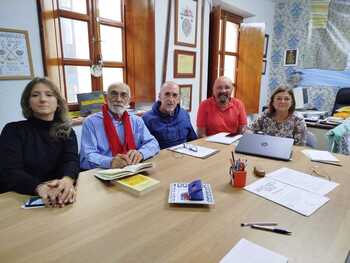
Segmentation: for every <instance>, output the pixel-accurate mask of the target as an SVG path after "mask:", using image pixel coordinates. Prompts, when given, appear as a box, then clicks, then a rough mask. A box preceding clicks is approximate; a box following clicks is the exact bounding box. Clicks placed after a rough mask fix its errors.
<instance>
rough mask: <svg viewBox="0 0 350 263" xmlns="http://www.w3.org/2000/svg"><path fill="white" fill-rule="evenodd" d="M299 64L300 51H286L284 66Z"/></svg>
mask: <svg viewBox="0 0 350 263" xmlns="http://www.w3.org/2000/svg"><path fill="white" fill-rule="evenodd" d="M297 64H298V49H286V51H285V52H284V66H296V65H297Z"/></svg>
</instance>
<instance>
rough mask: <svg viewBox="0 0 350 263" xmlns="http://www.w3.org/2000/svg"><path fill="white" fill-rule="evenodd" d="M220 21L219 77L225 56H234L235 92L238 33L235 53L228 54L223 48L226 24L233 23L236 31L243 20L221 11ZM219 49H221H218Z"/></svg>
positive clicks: (234, 84)
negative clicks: (236, 27)
mask: <svg viewBox="0 0 350 263" xmlns="http://www.w3.org/2000/svg"><path fill="white" fill-rule="evenodd" d="M220 20H221V21H222V23H221V29H220V32H221V36H220V40H221V43H219V51H218V53H219V56H220V66H219V76H222V75H223V74H224V65H225V56H226V55H228V56H234V57H236V67H235V70H236V72H235V79H233V80H232V81H233V83H232V84H233V87H234V88H235V89H234V90H236V87H237V66H238V59H239V54H238V51H239V32H238V37H237V52H228V51H225V49H226V47H225V43H226V22H227V21H228V22H231V23H234V24H236V25H237V26H238V31H239V28H240V24H241V23H242V22H243V18H242V17H240V16H237V15H235V14H232V13H230V12H228V11H225V10H222V11H221V17H220ZM220 47H221V49H220Z"/></svg>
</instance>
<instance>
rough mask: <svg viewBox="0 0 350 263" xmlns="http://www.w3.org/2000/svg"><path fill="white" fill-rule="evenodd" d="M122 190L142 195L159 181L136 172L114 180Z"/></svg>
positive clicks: (153, 187) (156, 185) (157, 184)
mask: <svg viewBox="0 0 350 263" xmlns="http://www.w3.org/2000/svg"><path fill="white" fill-rule="evenodd" d="M116 184H118V185H119V186H120V187H121V188H123V189H124V190H126V191H128V192H130V193H132V194H135V195H143V194H145V193H148V192H150V191H152V190H153V189H155V188H156V187H158V186H159V181H158V180H156V179H153V178H150V177H148V176H144V175H142V174H136V175H133V176H130V177H128V178H124V179H121V180H118V181H117V182H116Z"/></svg>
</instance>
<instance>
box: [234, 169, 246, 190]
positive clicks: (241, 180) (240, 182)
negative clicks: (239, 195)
mask: <svg viewBox="0 0 350 263" xmlns="http://www.w3.org/2000/svg"><path fill="white" fill-rule="evenodd" d="M246 179H247V171H236V172H233V176H232V178H231V185H232V186H234V187H239V188H242V187H244V186H245V184H246Z"/></svg>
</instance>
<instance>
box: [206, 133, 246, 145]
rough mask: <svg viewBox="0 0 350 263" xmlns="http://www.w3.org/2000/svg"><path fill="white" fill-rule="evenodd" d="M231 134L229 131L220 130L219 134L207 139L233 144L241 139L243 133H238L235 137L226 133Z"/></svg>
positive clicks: (208, 140)
mask: <svg viewBox="0 0 350 263" xmlns="http://www.w3.org/2000/svg"><path fill="white" fill-rule="evenodd" d="M227 134H229V133H228V132H220V133H218V134H215V135H212V136H209V137H208V138H206V139H205V140H206V141H207V142H217V143H222V144H231V143H234V142H235V141H237V140H239V139H240V138H241V137H242V134H238V135H236V136H233V137H227V136H226V135H227Z"/></svg>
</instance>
